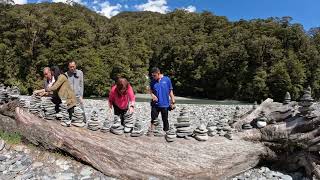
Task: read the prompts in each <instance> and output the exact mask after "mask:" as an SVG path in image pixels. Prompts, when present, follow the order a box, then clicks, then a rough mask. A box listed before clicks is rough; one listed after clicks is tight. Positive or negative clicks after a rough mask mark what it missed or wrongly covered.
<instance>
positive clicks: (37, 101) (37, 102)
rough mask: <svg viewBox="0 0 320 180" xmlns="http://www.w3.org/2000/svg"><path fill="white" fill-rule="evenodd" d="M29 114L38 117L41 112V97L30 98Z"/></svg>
mask: <svg viewBox="0 0 320 180" xmlns="http://www.w3.org/2000/svg"><path fill="white" fill-rule="evenodd" d="M29 112H31V113H32V114H34V115H37V116H40V114H41V113H42V110H41V96H31V101H30V107H29Z"/></svg>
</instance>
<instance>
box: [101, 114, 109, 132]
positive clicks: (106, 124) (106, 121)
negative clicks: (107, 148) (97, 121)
mask: <svg viewBox="0 0 320 180" xmlns="http://www.w3.org/2000/svg"><path fill="white" fill-rule="evenodd" d="M104 112H105V111H104ZM109 119H110V118H109V116H108V113H106V112H105V114H104V116H102V119H101V120H102V122H103V123H102V127H101V129H100V131H101V132H103V133H107V132H110V128H111V123H110V121H109Z"/></svg>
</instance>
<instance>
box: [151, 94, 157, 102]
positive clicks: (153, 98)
mask: <svg viewBox="0 0 320 180" xmlns="http://www.w3.org/2000/svg"><path fill="white" fill-rule="evenodd" d="M151 97H152V101H154V102H158V98H157V96H155V95H154V94H152V95H151Z"/></svg>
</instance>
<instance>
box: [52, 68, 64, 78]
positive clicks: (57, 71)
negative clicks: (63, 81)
mask: <svg viewBox="0 0 320 180" xmlns="http://www.w3.org/2000/svg"><path fill="white" fill-rule="evenodd" d="M50 70H51V72H52V76H53V77H54V79H55V80H57V79H58V76H59V75H60V74H62V71H61V70H60V69H59V67H58V66H52V67H51V68H50Z"/></svg>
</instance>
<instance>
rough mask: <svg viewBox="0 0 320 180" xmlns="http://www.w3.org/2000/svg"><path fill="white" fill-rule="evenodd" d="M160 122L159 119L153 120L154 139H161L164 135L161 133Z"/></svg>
mask: <svg viewBox="0 0 320 180" xmlns="http://www.w3.org/2000/svg"><path fill="white" fill-rule="evenodd" d="M162 124H163V123H162V121H160V120H159V118H157V119H155V120H154V126H155V127H154V130H153V135H154V136H156V137H163V136H164V135H165V133H164V131H163V126H162Z"/></svg>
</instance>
